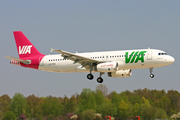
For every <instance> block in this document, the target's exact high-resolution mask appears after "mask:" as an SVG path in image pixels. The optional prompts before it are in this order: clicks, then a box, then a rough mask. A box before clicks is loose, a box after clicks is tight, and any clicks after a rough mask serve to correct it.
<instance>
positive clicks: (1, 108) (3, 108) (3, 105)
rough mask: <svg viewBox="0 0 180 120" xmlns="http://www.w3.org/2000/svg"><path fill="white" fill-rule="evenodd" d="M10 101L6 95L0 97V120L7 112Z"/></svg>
mask: <svg viewBox="0 0 180 120" xmlns="http://www.w3.org/2000/svg"><path fill="white" fill-rule="evenodd" d="M10 102H11V99H10V97H9V96H8V95H6V94H5V95H2V96H1V97H0V119H1V118H2V117H3V114H4V113H5V112H7V111H9V108H10Z"/></svg>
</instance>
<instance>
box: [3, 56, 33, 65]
mask: <svg viewBox="0 0 180 120" xmlns="http://www.w3.org/2000/svg"><path fill="white" fill-rule="evenodd" d="M5 57H6V58H8V59H11V60H15V61H18V62H21V63H24V64H29V63H31V61H30V60H23V59H19V58H15V57H10V56H5Z"/></svg>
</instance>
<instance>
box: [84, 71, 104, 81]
mask: <svg viewBox="0 0 180 120" xmlns="http://www.w3.org/2000/svg"><path fill="white" fill-rule="evenodd" d="M103 74H104V73H103V72H100V77H98V78H97V82H98V83H102V82H103V79H102V77H101V76H102V75H103ZM93 78H94V76H93V75H92V74H91V73H89V74H88V75H87V79H89V80H92V79H93Z"/></svg>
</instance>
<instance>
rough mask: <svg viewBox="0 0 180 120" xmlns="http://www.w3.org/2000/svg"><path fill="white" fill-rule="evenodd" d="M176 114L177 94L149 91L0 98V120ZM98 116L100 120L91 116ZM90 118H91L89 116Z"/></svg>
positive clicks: (98, 90) (179, 108) (87, 91)
mask: <svg viewBox="0 0 180 120" xmlns="http://www.w3.org/2000/svg"><path fill="white" fill-rule="evenodd" d="M178 112H180V93H179V92H178V91H176V90H168V91H167V92H166V91H165V90H156V89H154V90H150V89H147V88H144V89H137V90H134V91H132V92H131V91H129V90H126V91H123V92H121V93H117V92H115V91H113V92H111V93H109V94H108V88H107V87H106V86H105V85H102V84H100V85H98V86H97V87H96V90H94V91H92V90H91V89H87V88H85V89H83V90H82V92H81V93H80V94H75V95H72V96H71V97H70V98H68V97H67V96H66V95H65V96H64V97H53V96H47V97H38V96H35V95H34V94H33V95H29V96H28V97H24V95H22V94H21V93H15V95H14V96H13V97H12V98H10V97H9V96H8V95H6V94H5V95H2V96H0V119H3V117H5V116H10V114H12V116H13V115H14V116H15V117H16V118H18V117H19V116H20V115H22V114H24V115H25V116H26V118H30V119H36V120H43V119H44V120H45V119H47V120H51V119H52V120H53V119H57V120H69V119H71V117H72V116H73V115H76V116H77V117H76V118H74V119H78V120H83V119H85V120H88V119H89V120H93V119H94V120H95V119H107V118H105V116H107V115H108V116H113V117H114V118H115V119H116V120H124V119H128V118H131V119H134V117H135V116H140V117H141V118H142V119H147V120H148V119H151V120H152V119H155V118H157V119H169V118H170V117H171V116H172V115H173V114H177V113H178ZM96 113H99V114H100V115H101V117H95V116H94V115H95V114H96ZM91 115H92V116H91Z"/></svg>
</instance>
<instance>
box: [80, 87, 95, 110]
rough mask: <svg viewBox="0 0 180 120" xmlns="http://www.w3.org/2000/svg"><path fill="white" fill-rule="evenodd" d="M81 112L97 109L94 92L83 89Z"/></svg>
mask: <svg viewBox="0 0 180 120" xmlns="http://www.w3.org/2000/svg"><path fill="white" fill-rule="evenodd" d="M79 103H80V104H79V107H80V112H82V111H85V110H87V109H93V110H95V109H96V100H95V96H94V93H93V91H91V90H90V89H83V91H82V92H81V98H80V101H79Z"/></svg>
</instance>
